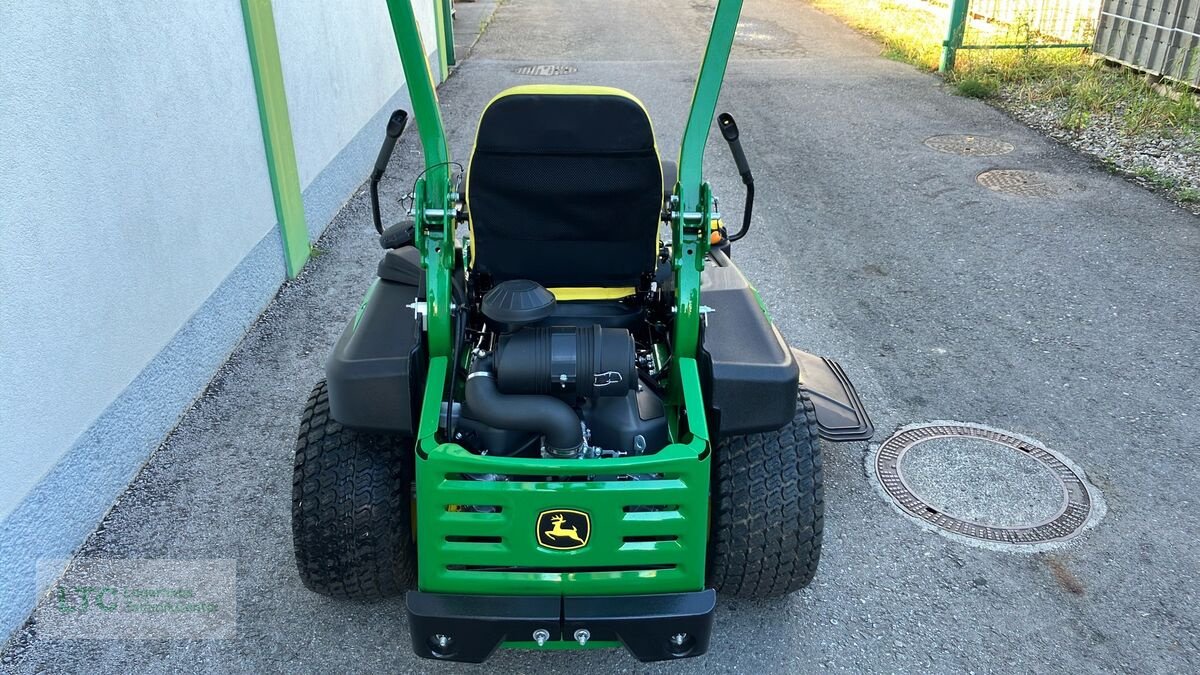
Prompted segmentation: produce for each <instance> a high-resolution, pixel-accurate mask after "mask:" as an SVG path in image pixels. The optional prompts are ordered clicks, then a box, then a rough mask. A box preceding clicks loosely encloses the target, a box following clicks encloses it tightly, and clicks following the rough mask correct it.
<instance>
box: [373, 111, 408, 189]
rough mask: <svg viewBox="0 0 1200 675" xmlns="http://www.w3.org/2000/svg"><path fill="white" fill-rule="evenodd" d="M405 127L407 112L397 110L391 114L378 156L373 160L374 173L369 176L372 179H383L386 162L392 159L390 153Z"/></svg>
mask: <svg viewBox="0 0 1200 675" xmlns="http://www.w3.org/2000/svg"><path fill="white" fill-rule="evenodd" d="M407 125H408V113H407V112H405V111H403V110H397V111H396V112H394V113H392V116H391V118H389V119H388V123H387V136H385V137H384V139H383V146H382V147H380V148H379V156H378V157H376V158H375V172H374V173H372V174H371V177H372V178H375V179H379V178H381V177H383V172H384V171H386V170H387V165H388V161H390V160H391V159H392V151H394V150H395V149H396V141H397V140H399V139H400V134H402V133H404V127H405V126H407Z"/></svg>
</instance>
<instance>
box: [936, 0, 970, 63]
mask: <svg viewBox="0 0 1200 675" xmlns="http://www.w3.org/2000/svg"><path fill="white" fill-rule="evenodd" d="M970 5H971V0H954V2H953V3H952V4H951V5H950V25H949V26H948V27H947V28H946V41H945V42H943V43H942V63H941V65H939V66H938V72H939V73H948V72H950V71H952V70H954V59H955V58H956V57H957V56H958V50H959V49H962V44H963V35H964V34H965V33H966V30H967V11H968V10H969V8H970Z"/></svg>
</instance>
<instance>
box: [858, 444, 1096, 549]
mask: <svg viewBox="0 0 1200 675" xmlns="http://www.w3.org/2000/svg"><path fill="white" fill-rule="evenodd" d="M872 457H873V460H872V461H873V464H874V467H873V469H874V473H875V476H876V478H877V479H878V480H879V485H880V487H882V489H883V492H884V494H885V495H886V496H887V497H888V498H889V499H890V500H891V501H892V503H893V504H895V505H896V506H897V507H898V508H899V509H900V510H901V512H903V513H905V514H906V515H908V516H911V517H913V518H915V519H917V520H918V521H920V522H921V523H923V524H925V525H928V526H932V527H934V528H936V529H937V530H938V531H940V532H943V533H948V534H950V535H952V536H955V537H960V538H963V539H965V540H966V541H969V542H974V543H986V544H992V545H1008V546H1016V547H1027V546H1031V545H1037V544H1048V543H1053V542H1061V541H1065V540H1067V539H1070V538H1072V537H1074V536H1076V535H1077V534H1079V533H1080V532H1082V531H1083V530H1084V528H1086V527H1090V526H1091V525H1093V524H1095V522H1096V521H1097V520H1098V519H1099V517H1100V516H1101V515H1103V502H1102V499H1101V497H1100V493H1099V491H1098V490H1097V489H1096V488H1095V487H1094V486H1091V485H1089V484H1088V483H1087V482H1086V480H1085V479H1084V476H1083V473H1082V472H1081V471H1079V470H1078V469H1076V468H1075V467H1074V466H1073V465H1072V464H1071V463H1070V460H1068V459H1067V458H1066V457H1063V456H1062V455H1060V454H1059V453H1056V452H1054V451H1052V450H1050V449H1048V448H1046V447H1045V446H1043V445H1042V444H1040V443H1038V442H1037V441H1034V440H1033V439H1030V438H1025V437H1023V436H1019V435H1017V434H1013V433H1009V432H1006V431H1001V430H999V429H992V428H990V427H985V426H982V425H978V424H967V423H962V422H935V423H932V424H921V425H914V426H909V427H905V428H903V429H900V430H899V431H897V432H896V433H895V434H893V435H892V436H891V437H890V438H888V439H887V440H886V441H884V442H883V444H882V445H880V446H879V449H878V450H877V451H876V452H875V453H874V454H873V455H872Z"/></svg>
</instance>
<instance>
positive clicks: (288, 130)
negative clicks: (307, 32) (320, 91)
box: [242, 0, 312, 279]
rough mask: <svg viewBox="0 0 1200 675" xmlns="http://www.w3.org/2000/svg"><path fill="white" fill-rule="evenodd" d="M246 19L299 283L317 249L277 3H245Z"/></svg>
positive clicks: (280, 216)
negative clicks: (303, 189) (303, 190)
mask: <svg viewBox="0 0 1200 675" xmlns="http://www.w3.org/2000/svg"><path fill="white" fill-rule="evenodd" d="M242 18H244V19H245V22H246V43H247V45H248V46H249V48H250V70H251V71H252V72H253V73H254V90H255V92H256V93H257V95H258V116H259V121H260V122H261V123H262V134H263V146H264V147H265V149H266V153H267V172H268V173H269V174H270V177H271V192H272V194H273V195H274V198H275V218H276V219H277V220H278V221H279V231H280V235H281V236H282V238H283V257H284V262H285V264H286V267H287V275H288V278H289V279H294V278H296V275H297V274H299V273H300V270H301V269H302V268H303V267H304V263H305V262H307V261H308V256H309V254H310V253H311V251H312V245H311V244H310V243H309V241H308V226H307V225H306V224H305V221H304V200H303V198H302V197H301V194H300V172H299V170H298V169H297V168H296V148H295V145H294V144H293V141H292V123H291V121H290V120H289V119H288V107H287V95H286V93H285V91H284V88H283V67H282V66H281V65H280V62H279V43H278V41H277V39H276V36H275V16H274V14H273V12H272V11H271V0H242Z"/></svg>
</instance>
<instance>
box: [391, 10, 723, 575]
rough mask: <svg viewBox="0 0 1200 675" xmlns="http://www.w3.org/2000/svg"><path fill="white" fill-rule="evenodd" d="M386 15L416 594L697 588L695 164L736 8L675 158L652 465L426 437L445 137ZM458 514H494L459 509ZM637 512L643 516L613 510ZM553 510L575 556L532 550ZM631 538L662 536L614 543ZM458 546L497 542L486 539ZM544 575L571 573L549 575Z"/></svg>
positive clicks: (419, 55)
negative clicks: (413, 433) (407, 197)
mask: <svg viewBox="0 0 1200 675" xmlns="http://www.w3.org/2000/svg"><path fill="white" fill-rule="evenodd" d="M387 4H388V9H389V10H390V13H391V21H392V28H393V31H394V32H395V35H396V44H397V47H398V49H399V52H400V58H401V61H402V62H403V65H404V74H405V80H406V86H407V87H408V91H409V95H410V98H411V100H412V107H413V114H414V116H415V118H416V122H417V127H418V129H419V130H420V138H421V145H422V146H423V148H424V152H425V172H424V174H423V175H422V176H421V177H420V178H419V179H418V180H417V182H416V190H415V194H414V202H413V211H414V214H413V215H414V220H415V222H416V223H417V224H418V227H417V228H416V237H415V245H416V247H417V248H418V250H419V251H420V252H421V256H422V265H423V267H424V269H425V272H426V282H427V284H426V286H427V293H428V295H427V297H426V328H427V331H428V334H427V337H428V349H429V364H428V376H427V377H428V379H427V382H426V387H425V393H424V397H423V400H422V406H421V413H420V419H419V423H418V424H419V427H418V432H417V441H416V447H417V451H418V452H417V458H416V493H415V494H416V505H417V506H416V513H417V516H416V518H417V528H416V530H417V544H418V546H417V550H418V572H419V580H418V585H419V587H420V588H421V590H425V591H432V592H444V593H480V592H487V593H489V594H513V595H527V594H528V595H534V594H536V595H557V594H560V593H571V594H576V595H611V594H634V593H668V592H683V591H696V590H701V589H703V588H704V582H705V560H706V555H707V549H708V517H709V513H708V511H709V478H710V470H711V469H710V464H709V448H710V439H709V437H708V423H707V420H706V419H705V406H704V398H703V394H702V392H701V385H700V375H699V368H698V366H697V363H696V353H697V350H698V348H699V341H700V275H701V272H702V271H703V269H704V259H705V256H706V254H707V253H708V248H709V231H708V224H709V222H710V221H711V218H712V214H713V213H714V211H715V209H714V207H713V195H712V190H711V189H710V187H709V185H708V184H707V183H705V182H704V180H703V162H704V147H705V145H706V143H707V140H708V134H709V130H710V129H711V127H712V121H713V118H714V116H715V113H716V105H717V99H718V97H719V95H720V90H721V83H722V80H723V78H724V73H725V67H726V64H727V63H728V59H729V51H730V48H731V46H732V44H733V38H734V34H735V32H736V30H737V21H738V16H739V14H740V12H741V6H742V0H720V2H719V4H718V6H717V10H716V14H715V16H714V19H713V26H712V32H711V34H710V36H709V40H708V45H707V48H706V50H705V53H704V59H703V61H702V64H701V69H700V75H699V78H698V79H697V82H696V88H695V92H694V94H693V98H692V104H691V112H690V115H689V117H688V123H687V127H686V131H685V133H684V138H683V144H682V150H681V152H680V157H679V181H678V183H677V184H676V186H675V189H674V199H673V212H674V216H673V218H672V254H673V260H672V265H673V267H674V271H675V286H676V290H677V304H676V308H675V310H676V314H675V326H674V329H673V334H672V341H671V346H670V348H669V354H670V358H669V359H666V358H665V356H666V354H667V353H668V348H667V347H666V346H665V345H659V346H658V348H657V349H656V352H657V353H658V358H659V359H660V362H661V361H663V360H665V361H666V362H667V368H668V372H669V380H668V382H669V389H668V396H667V406H668V419H669V420H670V422H671V424H670V432H671V443H670V444H669V445H668V446H667V447H666V448H664V449H663V450H662V451H660V452H658V453H656V454H654V455H649V456H644V457H622V458H611V459H594V460H588V459H579V460H552V459H538V460H528V459H522V458H501V457H485V456H479V455H475V454H473V453H470V452H468V451H466V450H465V449H464V448H462V447H461V446H459V445H457V444H455V443H447V442H443V441H442V439H440V438H438V434H437V432H438V416H439V411H440V409H441V402H442V400H443V398H444V397H443V394H444V393H445V392H444V388H445V386H446V374H447V372H448V369H449V367H450V363H449V361H450V358H451V353H452V350H453V342H452V340H453V337H452V330H451V299H450V278H451V273H452V270H453V269H454V266H455V264H461V261H459V260H457V255H456V252H455V246H454V241H453V235H454V225H455V222H454V204H455V203H456V202H457V201H458V197H459V196H458V195H457V194H455V193H454V192H453V186H452V185H451V183H450V171H449V168H450V164H449V153H448V150H447V145H446V135H445V129H444V127H443V125H442V119H441V115H440V112H439V110H438V100H437V93H436V91H435V88H434V81H433V77H432V75H431V74H430V72H429V68H428V65H427V59H426V52H425V49H424V47H423V46H422V45H421V37H420V32H419V29H418V26H417V22H416V18H415V16H414V14H413V11H412V6H411V4H410V0H387ZM481 473H490V474H502V475H508V476H512V477H513V478H512V479H510V480H505V481H476V480H465V479H463V474H481ZM623 474H653V475H655V478H653V479H648V480H638V481H618V480H615V479H613V480H606V479H604V478H602V477H604V476H616V475H623ZM570 477H592V479H591V480H569V478H570ZM462 506H491V507H498V508H496V509H493V510H490V511H489V510H485V509H476V510H463V509H461V508H460V507H462ZM638 506H641V507H645V506H651V507H655V509H654V510H640V509H636V508H635V509H633V510H626V509H627V508H628V507H638ZM559 508H579V509H582V510H585V511H587V512H588V513H589V515H590V516H591V518H592V533H593V534H592V538H591V541H590V542H589V544H588V546H586V547H584V548H581V549H576V550H573V551H549V550H545V549H542V548H539V547H538V546H537V545H536V540H535V533H534V523H536V521H537V514H538V513H539V512H540V511H542V510H548V509H559ZM640 535H660V536H662V537H663V539H662V540H660V541H640V540H639V541H625V538H626V537H636V536H640ZM448 537H450V538H452V539H453V541H450V540H448V539H447V538H448ZM464 537H465V538H477V537H500V541H498V542H496V541H475V540H470V539H468V540H463V539H462V538H464ZM477 566H489V567H518V568H528V569H529V570H530V571H520V570H517V571H504V572H497V571H483V570H479V569H474V568H475V567H477ZM555 568H574V569H573V571H569V572H558V571H554V569H555ZM589 568H592V569H589ZM595 568H605V569H595ZM618 568H619V569H618ZM581 569H582V571H580V570H581ZM547 570H549V571H547Z"/></svg>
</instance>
